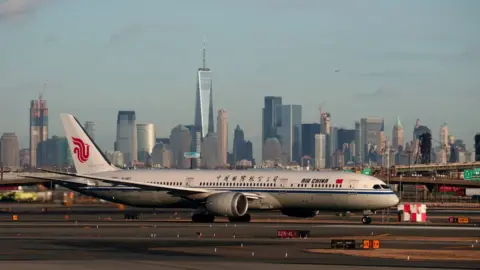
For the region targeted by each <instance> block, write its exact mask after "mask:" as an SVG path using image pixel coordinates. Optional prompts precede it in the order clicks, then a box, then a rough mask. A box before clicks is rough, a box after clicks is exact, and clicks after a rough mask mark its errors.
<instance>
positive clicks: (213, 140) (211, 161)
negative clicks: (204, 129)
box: [201, 132, 219, 169]
mask: <svg viewBox="0 0 480 270" xmlns="http://www.w3.org/2000/svg"><path fill="white" fill-rule="evenodd" d="M218 153H219V151H218V139H217V135H216V134H215V133H212V132H209V133H207V136H205V138H203V142H202V160H201V162H202V164H201V165H202V167H203V168H206V169H214V168H217V166H218V165H219V164H218V163H219V162H218Z"/></svg>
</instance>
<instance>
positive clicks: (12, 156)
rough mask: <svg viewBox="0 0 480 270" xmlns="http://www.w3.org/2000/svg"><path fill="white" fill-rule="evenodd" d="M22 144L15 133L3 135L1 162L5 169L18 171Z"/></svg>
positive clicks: (0, 145)
mask: <svg viewBox="0 0 480 270" xmlns="http://www.w3.org/2000/svg"><path fill="white" fill-rule="evenodd" d="M19 155H20V143H19V142H18V137H17V135H16V134H15V133H3V135H2V139H1V140H0V162H3V166H4V168H9V169H10V170H17V169H19V167H20V156H19Z"/></svg>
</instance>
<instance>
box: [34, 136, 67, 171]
mask: <svg viewBox="0 0 480 270" xmlns="http://www.w3.org/2000/svg"><path fill="white" fill-rule="evenodd" d="M44 151H45V152H44ZM37 153H38V156H37V158H38V160H37V166H38V167H44V166H56V167H58V168H62V167H64V166H69V165H71V164H72V155H71V153H70V151H69V148H68V141H67V138H65V137H58V136H52V138H50V139H48V140H45V141H42V142H40V143H39V144H38V147H37ZM40 157H43V158H40Z"/></svg>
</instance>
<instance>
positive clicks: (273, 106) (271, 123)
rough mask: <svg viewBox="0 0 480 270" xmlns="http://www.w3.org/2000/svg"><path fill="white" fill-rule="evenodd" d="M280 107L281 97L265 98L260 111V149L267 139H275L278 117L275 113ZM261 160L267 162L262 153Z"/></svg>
mask: <svg viewBox="0 0 480 270" xmlns="http://www.w3.org/2000/svg"><path fill="white" fill-rule="evenodd" d="M280 105H282V97H274V96H266V97H265V98H264V107H263V109H262V149H265V147H264V144H265V143H266V141H267V139H270V138H277V135H278V134H277V127H278V124H279V121H280V115H279V114H278V113H277V106H280ZM262 160H268V159H267V157H266V156H265V153H263V152H262Z"/></svg>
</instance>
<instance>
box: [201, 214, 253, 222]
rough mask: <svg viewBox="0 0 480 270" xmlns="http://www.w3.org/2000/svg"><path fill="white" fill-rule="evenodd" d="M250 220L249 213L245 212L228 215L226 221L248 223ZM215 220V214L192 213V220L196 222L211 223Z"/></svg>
mask: <svg viewBox="0 0 480 270" xmlns="http://www.w3.org/2000/svg"><path fill="white" fill-rule="evenodd" d="M250 220H252V217H251V216H250V214H245V215H243V216H241V217H228V221H230V222H238V223H240V222H245V223H248V222H250ZM214 221H215V216H214V215H210V214H204V213H195V214H193V215H192V222H198V223H213V222H214Z"/></svg>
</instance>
